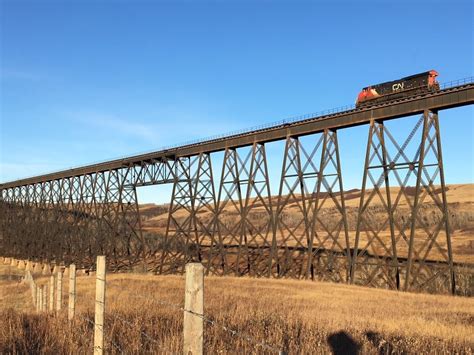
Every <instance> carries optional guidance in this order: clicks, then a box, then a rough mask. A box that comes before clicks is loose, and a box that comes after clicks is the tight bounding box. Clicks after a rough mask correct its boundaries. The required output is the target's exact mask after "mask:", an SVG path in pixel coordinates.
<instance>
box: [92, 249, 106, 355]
mask: <svg viewBox="0 0 474 355" xmlns="http://www.w3.org/2000/svg"><path fill="white" fill-rule="evenodd" d="M104 312H105V256H97V272H96V283H95V321H94V355H102V354H103V353H104Z"/></svg>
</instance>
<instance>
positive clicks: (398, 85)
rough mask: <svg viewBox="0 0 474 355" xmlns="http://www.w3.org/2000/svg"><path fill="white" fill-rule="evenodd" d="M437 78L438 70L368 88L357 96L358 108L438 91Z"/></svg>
mask: <svg viewBox="0 0 474 355" xmlns="http://www.w3.org/2000/svg"><path fill="white" fill-rule="evenodd" d="M437 76H438V72H437V71H436V70H429V71H425V72H423V73H419V74H415V75H410V76H407V77H405V78H401V79H398V80H393V81H387V82H385V83H381V84H377V85H370V86H367V87H365V88H363V89H362V91H361V92H360V93H359V95H358V96H357V101H356V108H363V107H370V106H374V105H378V104H380V103H384V102H389V101H393V100H398V99H402V98H405V97H408V96H413V95H417V94H423V93H427V92H435V91H438V90H439V83H438V82H437V80H436V77H437Z"/></svg>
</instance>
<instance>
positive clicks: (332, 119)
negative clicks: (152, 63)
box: [0, 82, 474, 190]
mask: <svg viewBox="0 0 474 355" xmlns="http://www.w3.org/2000/svg"><path fill="white" fill-rule="evenodd" d="M473 103H474V83H472V82H471V83H467V84H465V85H460V86H455V87H451V88H447V89H443V90H440V91H438V92H435V93H429V94H424V95H418V96H413V97H409V98H405V99H403V100H398V101H394V102H389V103H385V104H382V105H378V106H373V107H370V108H363V109H351V110H348V111H344V112H339V113H334V114H329V115H324V116H317V117H312V118H308V119H305V120H302V121H297V122H293V123H287V124H281V125H277V126H273V127H268V128H263V129H259V130H255V131H251V132H245V133H241V134H236V135H231V136H227V137H221V138H217V139H213V140H207V141H203V142H198V143H195V144H189V145H183V146H180V147H176V148H172V149H165V150H161V151H156V152H152V153H146V154H141V155H136V156H131V157H128V158H124V159H116V160H112V161H108V162H104V163H99V164H93V165H87V166H83V167H79V168H74V169H68V170H63V171H59V172H55V173H50V174H45V175H40V176H35V177H31V178H26V179H21V180H16V181H12V182H7V183H4V184H0V190H2V189H7V188H13V187H18V186H23V185H29V184H35V183H41V182H45V181H51V180H56V179H61V178H69V177H73V176H80V175H86V174H91V173H96V172H101V171H108V170H114V169H120V168H122V167H126V166H130V165H135V164H140V163H141V162H143V161H150V160H160V159H161V158H168V159H170V158H171V159H174V158H176V157H187V156H193V155H197V154H199V153H203V152H206V153H211V152H217V151H221V150H224V149H226V148H238V147H244V146H248V145H251V144H253V143H254V142H259V143H265V142H272V141H277V140H281V139H285V138H286V137H287V136H289V135H290V136H304V135H308V134H313V133H318V132H322V131H324V130H325V129H341V128H347V127H353V126H357V125H362V124H367V123H368V122H370V120H371V119H372V118H374V119H377V120H381V121H385V120H391V119H395V118H399V117H403V116H410V115H416V114H420V113H422V112H423V111H424V110H432V111H439V110H445V109H449V108H453V107H460V106H465V105H471V104H473Z"/></svg>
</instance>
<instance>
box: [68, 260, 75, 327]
mask: <svg viewBox="0 0 474 355" xmlns="http://www.w3.org/2000/svg"><path fill="white" fill-rule="evenodd" d="M75 311H76V265H74V264H71V265H69V298H68V312H67V318H68V319H69V320H72V319H73V318H74V313H75Z"/></svg>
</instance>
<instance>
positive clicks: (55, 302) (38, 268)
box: [3, 256, 284, 355]
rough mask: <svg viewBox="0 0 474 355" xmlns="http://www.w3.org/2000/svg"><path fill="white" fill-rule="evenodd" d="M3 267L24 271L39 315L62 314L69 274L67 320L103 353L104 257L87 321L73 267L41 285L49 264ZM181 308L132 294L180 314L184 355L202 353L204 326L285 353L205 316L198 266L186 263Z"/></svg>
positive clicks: (99, 260)
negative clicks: (81, 327)
mask: <svg viewBox="0 0 474 355" xmlns="http://www.w3.org/2000/svg"><path fill="white" fill-rule="evenodd" d="M3 262H4V264H5V263H8V264H10V265H12V266H16V267H17V268H19V269H24V270H25V276H24V281H25V282H26V283H27V284H28V285H29V287H30V290H31V296H32V303H33V305H34V307H35V310H36V312H37V313H38V314H58V313H59V312H61V311H62V306H63V299H62V296H63V279H64V278H63V275H64V276H65V275H66V274H67V275H68V279H69V282H68V292H67V295H68V300H67V319H68V321H69V322H70V324H72V322H73V321H74V319H76V318H81V319H82V320H84V321H85V322H87V323H89V324H90V325H91V326H93V329H94V339H93V349H91V352H93V353H94V354H97V355H101V354H103V353H104V350H105V343H106V334H105V332H104V329H105V327H106V324H105V323H106V322H105V314H106V310H107V307H106V297H105V295H106V288H107V281H106V279H107V274H106V258H105V256H98V257H97V261H96V272H95V275H96V288H95V312H94V313H95V314H94V320H92V319H89V318H87V317H85V316H83V315H81V314H78V313H76V302H77V291H76V275H77V272H76V266H75V265H74V264H71V265H69V267H67V268H65V267H59V266H55V267H54V269H53V272H52V275H50V277H49V282H47V283H44V282H42V285H40V282H39V281H37V280H35V278H34V277H33V275H34V274H35V273H41V274H42V275H43V276H46V275H47V274H48V270H49V273H51V267H50V266H49V265H48V264H45V265H41V264H39V263H36V264H33V263H32V262H31V261H25V260H16V259H12V258H4V259H3ZM184 293H185V294H184V307H183V306H180V305H178V304H175V303H171V302H167V301H163V300H160V299H159V298H157V297H150V296H148V297H145V296H140V295H134V296H132V297H133V298H135V299H137V300H140V299H141V300H147V301H150V300H151V301H153V302H154V303H155V304H158V305H160V306H165V307H171V308H173V309H175V310H177V311H180V312H182V313H183V334H182V336H183V354H186V355H195V354H203V352H204V336H205V334H204V324H205V323H207V324H209V325H211V326H215V327H219V328H221V329H222V330H224V331H226V332H229V333H230V334H231V335H232V336H234V337H238V338H241V339H243V340H244V341H246V342H249V343H250V344H252V345H253V346H255V348H256V349H260V350H264V351H265V352H267V353H278V354H284V352H283V351H282V350H281V349H280V348H279V347H277V346H274V345H270V344H267V343H265V342H264V341H261V340H258V339H255V338H254V337H252V336H250V335H248V334H244V333H241V332H239V331H237V330H234V329H232V328H231V327H228V326H226V325H225V324H221V323H220V322H217V321H216V320H215V319H212V318H210V317H208V316H206V315H205V314H204V268H203V266H202V264H200V263H189V264H187V265H186V274H185V292H184ZM114 317H115V318H117V319H118V320H120V322H122V323H123V324H125V325H126V326H129V327H133V326H134V324H132V323H131V322H129V321H128V320H127V319H124V318H122V317H120V316H118V315H114ZM140 333H141V336H143V337H145V338H146V339H148V340H149V341H151V342H154V343H157V344H159V345H161V344H160V343H158V341H157V340H156V339H154V337H153V336H151V335H150V334H148V333H146V332H144V331H140ZM108 342H109V343H110V344H111V345H112V346H113V347H114V348H115V350H116V351H118V352H119V353H124V352H123V351H122V349H121V348H120V346H119V345H117V344H116V343H115V342H114V341H113V339H109V341H108ZM161 350H162V351H166V349H161Z"/></svg>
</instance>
